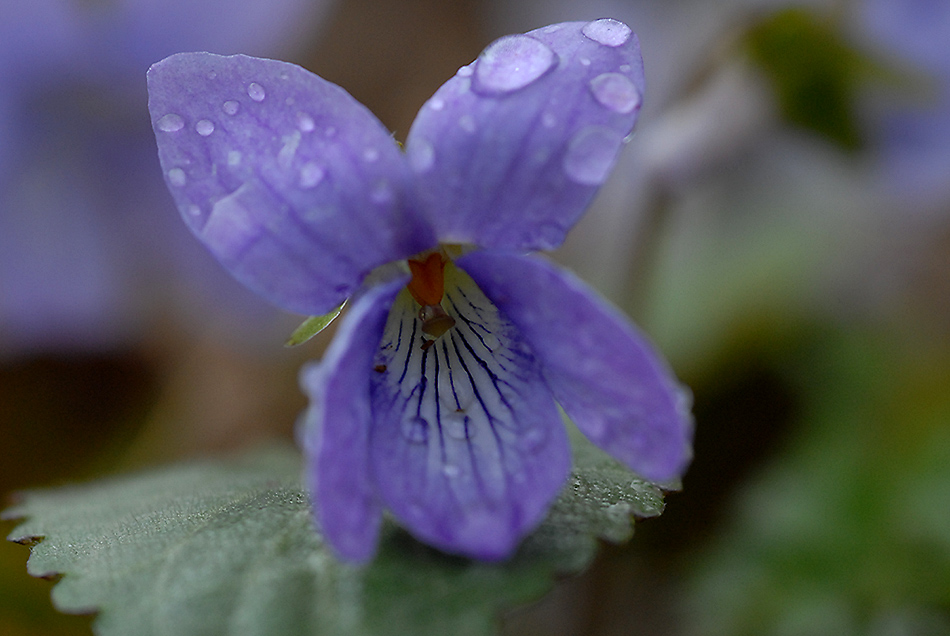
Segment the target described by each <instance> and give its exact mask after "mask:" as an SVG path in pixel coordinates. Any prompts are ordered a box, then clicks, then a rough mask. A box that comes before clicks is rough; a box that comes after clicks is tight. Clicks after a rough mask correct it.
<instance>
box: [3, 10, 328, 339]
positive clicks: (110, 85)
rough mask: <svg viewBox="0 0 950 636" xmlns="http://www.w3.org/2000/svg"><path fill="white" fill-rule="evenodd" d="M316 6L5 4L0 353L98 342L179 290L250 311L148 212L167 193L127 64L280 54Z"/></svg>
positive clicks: (129, 333) (203, 259)
mask: <svg viewBox="0 0 950 636" xmlns="http://www.w3.org/2000/svg"><path fill="white" fill-rule="evenodd" d="M329 4H330V3H329V2H328V1H321V2H310V1H308V0H278V1H277V2H266V3H265V2H256V1H253V0H237V1H235V0H117V1H115V2H104V3H101V2H91V3H77V2H72V1H70V0H32V1H31V2H13V3H7V4H5V5H4V11H3V17H2V20H0V85H2V86H3V91H0V354H7V355H9V354H17V353H20V354H25V353H32V352H37V351H44V350H45V351H54V350H61V349H86V350H88V349H95V348H99V347H103V346H113V345H115V344H118V343H121V342H123V341H124V340H126V339H128V338H129V337H134V336H136V335H138V333H139V332H140V330H141V329H142V328H143V326H144V325H145V324H146V321H145V317H146V316H147V315H148V314H149V313H157V312H160V311H167V310H168V309H167V308H168V306H169V304H174V303H175V301H176V300H177V301H180V300H181V299H182V297H183V296H187V295H188V294H191V295H192V296H193V297H200V296H202V295H204V294H208V295H211V296H214V295H215V294H217V296H218V298H217V300H218V301H219V304H220V303H221V299H222V298H224V299H227V300H228V301H230V302H231V308H232V309H234V308H237V307H240V308H242V309H244V308H255V307H256V309H255V310H254V311H256V312H257V313H256V314H251V315H258V316H264V315H265V313H264V309H263V307H259V306H258V305H257V303H256V301H253V299H252V296H251V295H250V294H247V293H246V292H245V291H243V290H241V289H240V288H239V286H237V285H234V284H233V282H232V281H230V280H228V279H227V277H224V276H219V275H218V274H217V272H216V269H217V268H215V267H214V266H213V262H212V261H211V259H209V258H208V257H207V255H206V254H204V253H202V251H201V250H199V249H195V246H194V245H193V241H191V240H190V237H188V236H187V232H184V231H182V228H181V227H180V224H179V223H171V222H167V221H166V219H167V218H168V217H169V216H170V215H168V214H163V213H162V212H161V211H162V210H163V209H165V208H170V206H171V202H170V201H168V194H167V192H166V191H165V189H164V185H163V184H162V182H161V179H160V178H158V166H157V163H156V160H155V156H154V142H153V140H152V134H151V130H150V127H149V124H148V121H147V119H146V118H145V116H144V115H143V108H142V106H143V105H144V103H145V100H146V91H145V86H144V83H143V82H142V75H143V73H144V72H145V70H146V69H147V68H148V65H149V64H151V63H152V62H154V61H155V60H156V59H161V58H162V57H164V56H166V55H169V54H171V53H174V52H177V51H181V50H194V49H203V50H212V51H219V52H222V53H229V52H235V51H237V50H241V51H249V52H254V53H257V54H265V53H281V52H283V53H288V52H289V51H287V50H286V45H287V43H288V42H299V41H300V39H301V36H302V35H304V34H305V33H304V32H303V31H302V29H305V28H307V27H309V26H311V25H313V24H314V23H315V19H316V18H317V17H318V14H319V12H320V11H322V9H323V8H324V7H326V6H327V5H329ZM183 270H184V271H187V272H189V273H188V275H187V276H182V275H181V274H182V273H183ZM202 270H203V271H208V272H214V273H212V274H209V275H202V274H199V273H198V272H199V271H202ZM209 276H210V277H211V278H209ZM179 281H188V282H187V286H188V287H189V288H190V289H187V291H185V290H184V288H183V287H182V286H181V285H179V284H178V283H179ZM196 281H197V285H196ZM201 285H203V286H204V288H203V289H201V290H200V291H198V290H195V289H194V288H195V287H196V286H201ZM208 306H209V307H210V306H211V305H210V304H209V305H208ZM186 311H195V310H194V308H191V307H189V308H188V309H186Z"/></svg>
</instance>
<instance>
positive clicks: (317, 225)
mask: <svg viewBox="0 0 950 636" xmlns="http://www.w3.org/2000/svg"><path fill="white" fill-rule="evenodd" d="M148 88H149V110H150V112H151V116H152V125H153V127H154V129H155V135H156V139H157V140H158V148H159V158H160V159H161V163H162V169H163V170H164V172H165V180H166V182H167V184H168V187H169V189H170V190H171V193H172V195H173V196H174V198H175V202H176V203H177V204H178V208H179V210H180V211H181V214H182V216H183V218H184V219H185V222H186V223H187V224H188V226H189V227H190V228H191V229H192V231H193V232H194V233H195V235H196V236H197V237H198V238H199V239H201V241H202V242H204V243H205V245H206V246H207V247H208V248H209V249H210V250H211V251H212V252H213V253H214V255H215V256H216V257H217V258H218V259H219V260H220V261H221V262H222V263H223V264H224V266H225V267H226V268H227V269H229V270H230V271H231V273H232V274H234V276H235V277H237V278H238V280H240V281H241V282H243V283H244V284H245V285H247V286H248V287H250V288H251V289H253V290H254V291H256V292H257V293H259V294H261V295H262V296H264V297H265V298H267V299H268V300H270V301H271V302H273V303H274V304H276V305H279V306H281V307H283V308H285V309H288V310H291V311H296V312H300V313H304V314H323V313H326V312H328V311H329V310H331V309H332V308H334V307H336V306H337V305H339V304H340V303H341V302H342V301H343V300H344V299H345V298H346V297H347V296H349V295H350V294H351V293H352V292H353V291H355V290H356V288H357V287H358V286H359V283H360V281H361V280H362V279H363V277H364V276H365V275H366V274H367V273H368V272H369V271H370V270H372V269H373V268H374V267H376V266H378V265H381V264H383V263H387V262H389V261H392V260H397V259H400V258H404V257H406V256H408V255H411V254H414V253H416V252H418V251H420V250H423V249H427V248H428V247H431V245H432V236H431V233H430V232H429V231H428V228H427V226H426V225H425V224H422V223H420V222H419V221H418V220H417V218H416V216H415V214H414V212H413V209H412V202H411V201H410V200H409V198H408V197H409V188H408V187H407V186H406V183H407V182H406V179H407V178H408V175H409V173H408V169H407V167H406V162H405V158H404V156H403V155H402V152H401V151H400V150H399V148H398V146H397V145H396V143H395V142H394V141H393V140H392V138H391V137H390V135H389V133H388V132H387V131H386V129H385V128H384V127H383V125H382V124H381V123H380V122H379V120H378V119H376V117H374V116H373V115H372V113H370V112H369V111H368V110H367V109H366V108H364V107H363V106H362V105H360V104H359V103H358V102H356V101H355V100H354V99H353V98H352V97H350V95H349V94H347V93H346V92H345V91H344V90H343V89H341V88H340V87H338V86H336V85H334V84H331V83H329V82H327V81H325V80H323V79H321V78H319V77H317V76H316V75H313V74H312V73H309V72H308V71H306V70H304V69H302V68H300V67H299V66H295V65H293V64H288V63H285V62H276V61H273V60H264V59H257V58H251V57H246V56H243V55H235V56H231V57H222V56H218V55H212V54H210V53H182V54H178V55H173V56H171V57H169V58H166V59H165V60H163V61H161V62H159V63H157V64H155V65H154V66H152V68H151V69H150V70H149V73H148Z"/></svg>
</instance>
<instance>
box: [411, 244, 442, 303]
mask: <svg viewBox="0 0 950 636" xmlns="http://www.w3.org/2000/svg"><path fill="white" fill-rule="evenodd" d="M409 271H410V272H412V280H410V281H409V284H408V285H406V288H407V289H408V290H409V293H410V294H412V297H413V298H414V299H415V300H416V302H417V303H419V304H420V305H422V306H423V307H428V306H432V305H438V304H440V303H441V302H442V294H443V293H444V292H445V279H444V273H445V263H444V262H442V254H440V253H439V252H434V253H432V254H429V255H428V256H427V257H426V260H424V261H416V260H412V259H410V260H409Z"/></svg>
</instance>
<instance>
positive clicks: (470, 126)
mask: <svg viewBox="0 0 950 636" xmlns="http://www.w3.org/2000/svg"><path fill="white" fill-rule="evenodd" d="M459 128H461V129H462V130H464V131H465V132H467V133H473V132H475V118H474V117H472V116H471V115H468V114H466V115H462V116H461V117H459Z"/></svg>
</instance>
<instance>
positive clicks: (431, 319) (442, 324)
mask: <svg viewBox="0 0 950 636" xmlns="http://www.w3.org/2000/svg"><path fill="white" fill-rule="evenodd" d="M409 271H410V272H411V273H412V280H410V281H409V284H408V285H406V289H407V290H409V293H410V294H411V295H412V297H413V299H415V301H416V302H417V303H419V305H420V309H419V320H421V321H422V332H423V333H424V334H426V335H428V336H431V338H432V339H431V340H427V341H426V342H425V343H424V344H423V345H422V346H423V348H428V347H430V346H432V343H433V342H435V341H436V340H437V339H438V338H439V337H440V336H442V335H443V334H444V333H445V332H446V331H448V330H449V329H451V328H452V327H454V326H455V318H453V317H452V316H450V315H448V313H446V311H445V309H443V308H442V297H443V295H444V294H445V260H444V258H443V256H442V254H441V253H440V252H433V253H431V254H429V255H428V256H426V258H425V260H419V259H409Z"/></svg>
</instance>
